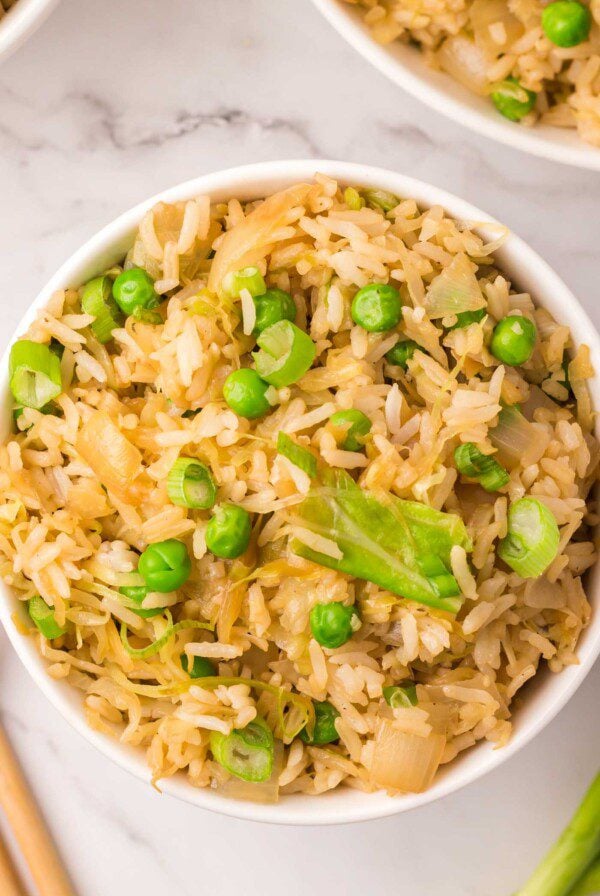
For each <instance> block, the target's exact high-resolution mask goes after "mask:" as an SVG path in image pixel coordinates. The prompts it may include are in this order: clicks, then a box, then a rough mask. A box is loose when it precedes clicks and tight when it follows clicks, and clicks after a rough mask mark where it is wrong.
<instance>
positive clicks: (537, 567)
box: [498, 498, 560, 579]
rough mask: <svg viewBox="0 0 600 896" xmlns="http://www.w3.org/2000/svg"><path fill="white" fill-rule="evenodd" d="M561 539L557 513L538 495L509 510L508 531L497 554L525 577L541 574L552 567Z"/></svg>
mask: <svg viewBox="0 0 600 896" xmlns="http://www.w3.org/2000/svg"><path fill="white" fill-rule="evenodd" d="M559 541H560V533H559V531H558V525H557V523H556V519H555V517H554V514H553V513H552V512H551V511H550V510H549V509H548V508H547V507H546V505H545V504H542V502H541V501H538V500H537V498H520V499H519V500H518V501H515V502H514V504H511V506H510V508H509V511H508V531H507V534H506V537H505V538H503V539H502V541H501V542H500V545H499V547H498V556H499V557H500V559H501V560H504V562H505V563H507V564H508V565H509V566H510V568H511V569H514V571H515V572H516V573H517V575H519V576H521V577H522V578H524V579H534V578H537V577H538V576H540V575H541V574H542V573H543V572H544V570H546V569H547V568H548V566H550V564H551V563H552V561H553V560H554V558H555V557H556V552H557V550H558V543H559Z"/></svg>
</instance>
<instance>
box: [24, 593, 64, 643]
mask: <svg viewBox="0 0 600 896" xmlns="http://www.w3.org/2000/svg"><path fill="white" fill-rule="evenodd" d="M27 610H28V611H29V615H30V617H31V620H32V622H34V623H35V625H36V626H37V628H38V629H39V630H40V632H41V633H42V635H43V636H44V638H47V639H48V640H49V641H51V640H52V639H53V638H60V636H61V635H64V633H65V632H66V628H62V627H61V626H60V625H59V624H58V622H57V621H56V619H55V617H54V610H53V609H52V607H49V606H48V604H47V603H46V601H45V600H44V598H43V597H40V596H39V595H36V596H35V597H32V598H31V600H29V601H28V602H27Z"/></svg>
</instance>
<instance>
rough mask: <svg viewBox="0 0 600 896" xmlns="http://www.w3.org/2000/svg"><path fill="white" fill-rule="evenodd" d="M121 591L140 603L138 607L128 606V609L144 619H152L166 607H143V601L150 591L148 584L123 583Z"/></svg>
mask: <svg viewBox="0 0 600 896" xmlns="http://www.w3.org/2000/svg"><path fill="white" fill-rule="evenodd" d="M119 591H120V593H121V594H124V595H125V597H128V598H129V600H132V601H133V602H134V603H135V604H137V605H138V606H137V607H127V609H128V610H131V612H132V613H135V615H136V616H141V618H142V619H152V617H153V616H159V615H160V614H161V613H162V612H163V611H164V607H153V608H152V609H151V610H146V609H144V608H143V607H142V601H143V600H144V598H145V597H146V595H147V594H148V591H149V589H148V587H147V586H146V585H123V587H122V588H119Z"/></svg>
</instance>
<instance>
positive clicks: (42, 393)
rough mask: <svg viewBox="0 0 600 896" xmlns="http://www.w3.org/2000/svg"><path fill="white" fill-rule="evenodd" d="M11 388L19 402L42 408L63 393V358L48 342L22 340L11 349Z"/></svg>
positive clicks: (26, 405)
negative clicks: (61, 370) (61, 360)
mask: <svg viewBox="0 0 600 896" xmlns="http://www.w3.org/2000/svg"><path fill="white" fill-rule="evenodd" d="M8 372H9V378H10V391H11V392H12V394H13V397H14V399H15V401H16V402H17V404H20V405H23V406H24V407H26V408H35V409H36V410H38V411H39V410H40V408H43V407H44V405H45V404H48V402H49V401H52V399H53V398H56V397H57V396H58V395H60V393H61V392H62V379H61V374H60V358H59V357H58V356H57V355H56V354H55V353H54V352H53V351H52V350H51V349H50V347H49V346H48V345H44V344H42V343H41V342H32V341H31V340H30V339H20V340H19V341H18V342H15V344H14V345H13V347H12V348H11V350H10V357H9V361H8Z"/></svg>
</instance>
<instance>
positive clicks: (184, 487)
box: [167, 457, 217, 510]
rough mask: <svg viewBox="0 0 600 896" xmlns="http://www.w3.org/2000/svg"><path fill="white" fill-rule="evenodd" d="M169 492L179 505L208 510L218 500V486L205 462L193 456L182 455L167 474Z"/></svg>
mask: <svg viewBox="0 0 600 896" xmlns="http://www.w3.org/2000/svg"><path fill="white" fill-rule="evenodd" d="M167 494H168V496H169V500H170V501H171V502H172V503H173V504H177V506H178V507H189V508H191V509H192V510H208V509H209V508H210V507H212V506H213V505H214V503H215V501H216V500H217V486H216V484H215V481H214V479H213V478H212V475H211V472H210V470H209V469H208V467H207V466H206V465H205V464H202V463H200V461H199V460H196V459H195V458H193V457H180V458H179V459H178V460H176V461H175V463H174V464H173V466H172V467H171V470H170V472H169V475H168V476H167Z"/></svg>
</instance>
